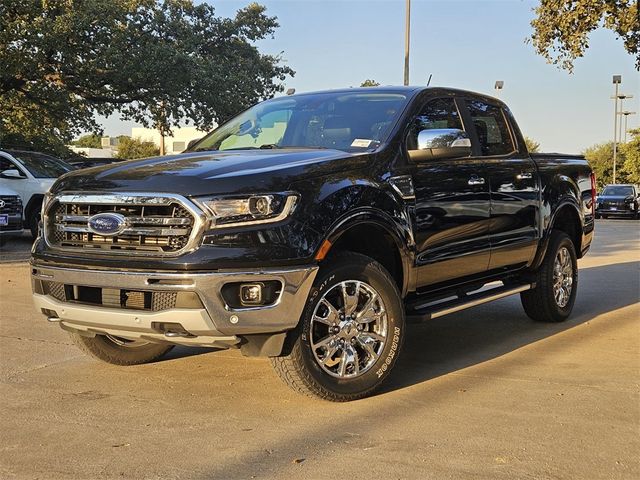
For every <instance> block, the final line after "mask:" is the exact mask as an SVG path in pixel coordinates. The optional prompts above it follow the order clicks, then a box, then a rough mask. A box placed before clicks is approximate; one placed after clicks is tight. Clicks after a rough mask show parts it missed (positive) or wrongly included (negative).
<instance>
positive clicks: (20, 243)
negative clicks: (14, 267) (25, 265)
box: [0, 230, 33, 263]
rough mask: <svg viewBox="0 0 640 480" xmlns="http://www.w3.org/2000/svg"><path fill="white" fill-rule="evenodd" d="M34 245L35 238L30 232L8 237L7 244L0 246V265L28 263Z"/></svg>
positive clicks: (26, 231)
mask: <svg viewBox="0 0 640 480" xmlns="http://www.w3.org/2000/svg"><path fill="white" fill-rule="evenodd" d="M32 243H33V237H32V236H31V232H30V231H29V230H24V231H23V232H22V235H19V236H18V235H12V236H10V237H7V239H6V243H5V244H4V245H2V246H0V263H10V262H22V261H27V260H28V259H29V252H30V251H31V244H32Z"/></svg>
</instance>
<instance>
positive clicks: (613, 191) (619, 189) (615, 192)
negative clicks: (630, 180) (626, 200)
mask: <svg viewBox="0 0 640 480" xmlns="http://www.w3.org/2000/svg"><path fill="white" fill-rule="evenodd" d="M602 195H609V196H615V197H626V196H629V195H633V187H631V186H629V185H624V186H620V185H617V186H614V187H606V188H605V189H604V191H603V192H602Z"/></svg>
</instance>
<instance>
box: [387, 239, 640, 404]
mask: <svg viewBox="0 0 640 480" xmlns="http://www.w3.org/2000/svg"><path fill="white" fill-rule="evenodd" d="M599 254H600V255H601V254H602V252H599ZM639 268H640V262H627V263H617V264H613V265H605V266H600V267H591V268H581V269H580V278H579V287H578V288H579V290H578V298H577V299H576V305H575V307H574V310H573V313H572V315H571V317H570V318H569V320H567V321H566V322H563V323H555V324H554V323H537V322H534V321H532V320H530V319H529V317H527V316H526V314H525V313H524V310H523V309H522V306H521V304H520V300H519V297H518V296H514V297H511V298H510V299H509V300H507V301H503V302H496V303H492V304H491V303H490V304H486V305H485V306H483V307H478V308H476V309H470V310H467V311H465V312H462V313H458V314H454V315H450V316H445V317H440V318H437V319H435V320H431V321H430V322H426V323H424V324H420V325H414V326H409V328H408V329H407V335H406V337H405V345H404V348H403V353H402V355H401V357H400V359H399V361H398V363H397V364H396V366H395V368H394V372H393V374H392V375H391V379H390V381H389V382H388V383H387V384H386V386H385V387H384V388H383V389H382V391H381V392H380V393H379V394H380V395H381V394H384V393H385V392H389V391H393V390H397V389H400V388H404V387H408V386H411V385H414V384H416V383H421V382H425V381H428V380H430V379H432V378H436V377H439V376H441V375H446V374H448V373H451V372H454V371H456V370H460V369H463V368H466V367H469V366H471V365H475V364H478V363H482V362H485V361H487V360H491V359H493V358H496V357H499V356H502V355H504V354H506V353H509V352H511V351H514V350H517V349H519V348H521V347H523V346H525V345H528V344H530V343H534V342H537V341H539V340H542V339H544V338H547V337H550V336H552V335H555V334H557V333H560V332H562V331H565V330H568V329H570V328H573V327H575V326H577V325H580V324H583V323H585V322H588V321H590V320H592V319H594V318H595V317H597V316H598V315H601V314H604V313H606V312H611V311H614V310H618V309H620V308H623V307H626V306H628V305H632V304H634V303H636V302H638V283H639V282H640V280H639V278H638V269H639ZM603 281H606V285H607V287H608V288H607V293H606V295H587V294H585V290H586V288H589V287H590V288H591V289H593V287H594V286H595V285H597V284H598V283H602V284H603V285H604V284H605V283H603ZM634 282H635V288H633V285H634ZM617 284H619V285H620V286H621V287H620V288H617V289H613V291H612V289H611V287H613V286H615V285H617Z"/></svg>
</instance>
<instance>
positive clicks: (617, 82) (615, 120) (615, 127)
mask: <svg viewBox="0 0 640 480" xmlns="http://www.w3.org/2000/svg"><path fill="white" fill-rule="evenodd" d="M621 83H622V75H614V76H613V84H614V85H615V86H616V87H615V88H616V94H615V97H612V98H613V103H614V114H613V183H616V161H617V157H618V142H617V138H616V137H617V135H618V87H619V86H620V84H621Z"/></svg>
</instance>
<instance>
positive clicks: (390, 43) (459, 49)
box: [102, 0, 640, 153]
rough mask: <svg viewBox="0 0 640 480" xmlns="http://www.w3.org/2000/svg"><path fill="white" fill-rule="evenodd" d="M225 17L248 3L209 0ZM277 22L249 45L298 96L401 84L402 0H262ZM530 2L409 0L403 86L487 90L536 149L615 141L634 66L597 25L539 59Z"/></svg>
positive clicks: (116, 125) (120, 125) (113, 131)
mask: <svg viewBox="0 0 640 480" xmlns="http://www.w3.org/2000/svg"><path fill="white" fill-rule="evenodd" d="M208 3H212V4H213V5H214V6H215V8H216V12H217V13H218V14H219V15H222V16H226V17H229V16H233V15H235V12H236V11H237V10H238V9H239V8H242V7H244V6H245V5H247V4H248V3H249V1H239V0H210V1H209V2H208ZM259 3H261V4H263V5H265V6H266V7H267V13H268V14H269V15H275V16H277V17H278V21H279V23H280V28H278V30H277V31H276V33H275V37H274V38H273V39H271V38H270V39H266V40H263V41H260V42H259V43H258V44H257V45H258V47H259V48H260V50H261V51H262V52H263V53H270V54H280V53H281V54H282V58H283V61H284V62H285V63H286V64H287V65H289V66H290V67H291V68H293V69H294V70H295V71H296V75H295V77H293V78H289V79H287V81H286V82H285V84H286V88H295V89H296V92H297V93H301V92H306V91H314V90H323V89H331V88H342V87H349V86H359V85H360V83H361V82H362V81H364V80H365V79H368V78H369V79H374V80H376V81H377V82H379V83H380V84H382V85H401V84H402V82H403V68H404V23H405V0H341V1H337V0H336V1H332V0H261V1H259ZM536 4H537V2H536V1H529V0H468V1H465V0H438V1H437V0H412V2H411V49H410V50H411V55H410V84H411V85H426V83H427V80H428V78H429V75H432V80H431V85H432V86H446V87H455V88H462V89H467V90H472V91H477V92H482V93H486V94H490V95H495V94H496V91H495V90H494V84H495V81H496V80H502V81H504V89H503V90H501V91H500V92H499V94H498V95H497V96H499V98H501V99H502V100H503V101H505V102H506V103H507V105H509V107H510V108H511V110H512V112H513V114H514V115H515V117H516V120H517V121H518V124H519V125H520V128H521V130H522V131H523V133H524V134H525V135H527V136H529V137H531V138H533V139H535V140H536V141H538V142H539V143H540V144H541V148H542V150H543V151H547V152H564V153H578V152H581V151H583V150H584V149H585V148H586V147H588V146H590V145H593V144H596V143H601V142H605V141H611V140H613V130H614V128H613V121H614V105H613V103H614V102H613V100H612V99H611V98H610V97H611V95H613V91H614V90H613V88H614V87H613V84H612V75H613V74H620V75H622V80H623V84H622V85H621V88H620V92H621V93H627V94H633V95H634V98H633V99H631V100H626V101H625V104H624V109H625V110H630V111H635V112H638V114H637V115H635V116H629V118H628V123H629V128H632V127H637V126H638V125H640V120H639V119H640V73H639V72H638V71H636V70H635V69H634V58H633V57H632V56H631V55H629V54H628V53H627V52H626V51H625V49H624V47H623V44H622V41H621V40H619V39H616V37H615V35H614V33H613V32H611V31H609V30H605V29H600V30H596V31H595V32H593V33H592V34H591V36H590V41H589V49H588V50H587V52H586V55H585V57H584V58H581V59H578V60H576V62H575V63H574V72H573V74H569V73H568V72H566V71H563V70H559V69H558V68H557V67H556V66H554V65H550V64H547V63H546V61H545V59H544V58H542V57H540V56H538V55H536V54H535V52H534V49H533V46H532V45H530V44H527V43H525V39H526V38H527V36H529V35H530V34H531V26H530V22H531V19H532V18H533V17H534V12H533V8H534V7H535V6H536ZM102 123H103V126H104V128H105V132H104V133H105V135H119V134H128V135H130V134H131V127H132V126H134V124H132V123H130V122H122V121H120V120H119V119H118V118H117V116H112V117H110V118H108V119H102Z"/></svg>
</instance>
